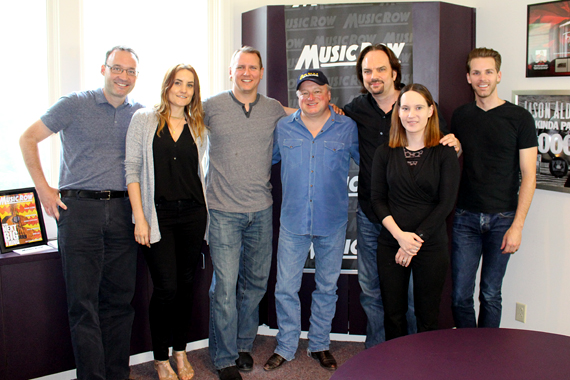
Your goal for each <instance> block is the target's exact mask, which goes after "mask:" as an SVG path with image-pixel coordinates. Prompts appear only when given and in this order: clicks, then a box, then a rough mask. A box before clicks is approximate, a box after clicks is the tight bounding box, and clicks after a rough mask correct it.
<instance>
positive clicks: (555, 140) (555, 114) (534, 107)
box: [513, 90, 570, 193]
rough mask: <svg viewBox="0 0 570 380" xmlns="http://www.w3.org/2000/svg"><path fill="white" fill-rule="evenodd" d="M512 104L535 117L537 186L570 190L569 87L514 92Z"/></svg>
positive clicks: (556, 189)
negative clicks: (565, 88)
mask: <svg viewBox="0 0 570 380" xmlns="http://www.w3.org/2000/svg"><path fill="white" fill-rule="evenodd" d="M513 103H514V104H517V105H519V106H521V107H524V108H526V109H527V110H528V111H529V112H530V114H531V115H532V117H533V118H534V122H535V126H536V135H537V137H538V155H537V158H536V188H537V189H543V190H554V191H561V192H565V193H570V179H569V177H568V174H569V171H568V169H569V168H570V90H550V91H539V90H533V91H513Z"/></svg>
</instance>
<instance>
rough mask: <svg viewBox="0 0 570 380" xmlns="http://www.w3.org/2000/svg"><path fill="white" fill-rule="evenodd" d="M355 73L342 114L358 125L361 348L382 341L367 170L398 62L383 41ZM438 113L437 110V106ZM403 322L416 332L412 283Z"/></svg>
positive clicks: (384, 132) (385, 123)
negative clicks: (353, 93) (353, 92)
mask: <svg viewBox="0 0 570 380" xmlns="http://www.w3.org/2000/svg"><path fill="white" fill-rule="evenodd" d="M356 75H357V77H358V80H359V81H360V83H361V84H362V90H361V92H362V93H363V94H362V95H360V96H357V97H355V98H354V99H353V100H352V101H351V102H350V103H348V104H347V105H346V106H344V109H343V110H344V112H345V113H346V115H347V116H350V118H352V119H353V120H354V121H356V125H357V127H358V143H359V151H360V171H359V174H358V209H357V211H356V226H357V227H356V228H357V241H358V245H357V250H358V282H359V283H360V288H361V290H362V293H361V294H360V303H361V304H362V308H363V309H364V311H365V313H366V316H367V318H368V322H367V326H366V343H365V344H366V348H370V347H372V346H375V345H376V344H378V343H382V342H384V340H385V335H384V308H383V306H382V297H381V295H380V282H379V278H378V267H377V265H376V248H377V240H378V236H379V235H380V231H381V230H382V221H381V220H379V219H378V217H377V216H376V215H375V214H374V211H373V210H372V204H371V202H370V182H371V178H372V173H371V168H372V160H373V158H374V152H376V148H378V147H379V146H380V145H382V144H384V143H386V142H388V136H389V132H390V123H391V119H392V107H393V106H394V103H396V100H397V99H398V96H399V95H400V89H402V88H403V87H404V85H403V84H402V83H401V79H402V73H401V66H400V61H399V60H398V58H397V57H396V55H395V54H394V52H392V50H390V48H388V47H387V46H385V45H381V44H377V45H370V46H367V47H366V48H364V49H363V50H362V52H361V53H360V55H359V57H358V60H357V61H356ZM438 112H439V110H438ZM439 120H440V129H441V130H442V131H443V132H444V133H446V132H447V131H446V129H445V127H446V124H445V120H444V119H443V117H442V116H441V114H440V116H439ZM440 142H441V143H442V144H443V145H450V146H453V147H455V148H456V150H459V141H458V140H457V139H456V138H455V137H454V136H453V135H452V134H448V135H446V136H445V137H444V138H442V139H441V141H440ZM409 298H410V302H409V305H408V313H407V322H408V333H414V332H416V319H415V316H414V309H413V297H412V287H411V286H410V292H409Z"/></svg>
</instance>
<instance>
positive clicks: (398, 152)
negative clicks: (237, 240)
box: [371, 143, 460, 245]
mask: <svg viewBox="0 0 570 380" xmlns="http://www.w3.org/2000/svg"><path fill="white" fill-rule="evenodd" d="M459 180H460V169H459V161H458V159H457V155H456V153H455V149H453V148H452V147H448V146H443V145H437V146H434V147H431V148H426V149H425V151H424V154H423V157H422V159H421V160H420V162H419V163H418V165H417V166H416V167H415V168H414V170H410V167H409V166H408V164H407V162H406V159H405V157H404V152H403V148H390V147H388V144H387V143H386V144H384V145H381V146H380V147H378V149H376V153H375V154H374V162H373V164H372V186H371V188H372V189H371V190H372V194H371V195H372V197H371V199H372V207H373V209H374V212H375V213H376V215H377V216H378V218H379V219H380V221H382V220H384V218H386V217H387V216H389V215H392V217H393V218H394V220H395V221H396V224H397V225H398V226H399V227H400V229H401V230H402V231H407V232H415V233H416V234H417V235H419V236H420V237H421V238H422V239H423V240H424V245H432V244H441V243H443V242H446V241H447V229H446V225H445V219H446V218H447V215H449V213H450V212H451V210H453V206H454V204H455V199H456V198H457V190H458V188H459ZM378 241H379V242H383V243H385V244H390V245H394V244H396V245H397V244H398V243H397V241H396V240H395V239H394V238H393V237H392V235H391V234H390V232H389V231H388V230H387V229H386V228H383V229H382V232H381V233H380V237H379V238H378Z"/></svg>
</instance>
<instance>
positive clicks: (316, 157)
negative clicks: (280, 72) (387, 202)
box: [273, 106, 360, 236]
mask: <svg viewBox="0 0 570 380" xmlns="http://www.w3.org/2000/svg"><path fill="white" fill-rule="evenodd" d="M329 109H330V111H331V116H330V118H329V119H328V120H327V122H326V123H325V125H324V126H323V128H322V129H321V131H320V132H319V133H318V134H317V136H316V137H313V135H312V134H311V132H309V130H308V129H307V127H305V124H303V121H302V120H301V111H300V110H297V112H295V113H294V114H292V115H290V116H288V117H286V118H283V119H281V120H279V122H278V123H277V128H276V129H275V138H274V142H273V163H274V164H275V163H277V162H279V161H281V183H282V188H283V201H282V204H281V226H282V227H283V228H285V229H286V230H287V231H289V232H291V233H293V234H298V235H316V236H329V235H331V234H333V233H335V232H336V231H338V228H341V227H342V226H343V225H345V224H346V222H347V220H348V189H347V179H348V168H349V165H350V158H351V157H352V159H353V160H354V161H355V162H356V163H357V164H358V163H359V160H360V156H359V153H358V131H357V128H356V123H355V122H354V121H353V120H352V119H350V118H349V117H347V116H341V115H338V114H336V113H334V111H333V110H332V108H331V107H330V106H329Z"/></svg>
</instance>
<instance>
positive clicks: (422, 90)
mask: <svg viewBox="0 0 570 380" xmlns="http://www.w3.org/2000/svg"><path fill="white" fill-rule="evenodd" d="M408 91H414V92H417V93H418V94H420V95H421V96H422V97H423V98H424V99H425V101H426V103H427V105H428V107H429V106H432V107H433V113H432V115H431V116H430V117H429V119H428V121H427V125H426V129H425V130H424V145H425V146H426V148H430V147H432V146H437V145H438V144H439V140H440V139H441V138H442V137H443V134H442V133H441V131H440V129H439V116H438V115H437V107H436V105H435V101H434V100H433V97H432V96H431V94H430V92H429V90H428V89H427V88H426V87H425V86H424V85H423V84H419V83H412V84H409V85H407V86H406V87H404V88H403V89H402V91H400V96H398V101H397V102H396V104H395V105H394V110H393V111H392V126H391V127H390V142H389V143H388V145H389V146H390V148H397V147H405V146H406V145H408V139H407V137H406V129H405V128H404V126H403V125H402V120H400V106H401V102H402V95H404V94H405V93H406V92H408Z"/></svg>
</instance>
